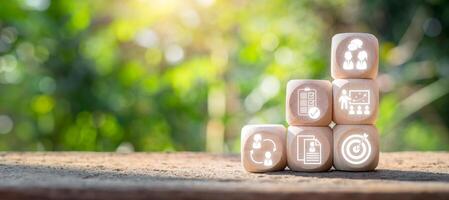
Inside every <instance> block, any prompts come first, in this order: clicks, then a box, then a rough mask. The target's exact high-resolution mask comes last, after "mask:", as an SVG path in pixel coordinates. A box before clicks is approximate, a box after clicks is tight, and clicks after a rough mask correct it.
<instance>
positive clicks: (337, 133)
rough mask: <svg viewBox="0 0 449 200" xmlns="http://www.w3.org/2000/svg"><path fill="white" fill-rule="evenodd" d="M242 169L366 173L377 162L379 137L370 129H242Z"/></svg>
mask: <svg viewBox="0 0 449 200" xmlns="http://www.w3.org/2000/svg"><path fill="white" fill-rule="evenodd" d="M241 143H242V144H241V145H242V146H241V157H242V165H243V167H244V168H245V169H246V170H247V171H249V172H269V171H278V170H284V169H285V167H286V166H287V165H288V167H289V168H290V170H293V171H303V172H320V171H328V170H329V169H330V168H331V167H332V166H334V168H335V169H337V170H344V171H370V170H374V169H375V168H376V167H377V164H378V161H379V136H378V133H377V129H376V127H374V126H371V125H336V126H335V127H334V128H333V129H330V128H329V127H310V126H289V127H288V130H286V128H285V127H284V126H283V125H277V124H273V125H247V126H245V127H243V129H242V138H241Z"/></svg>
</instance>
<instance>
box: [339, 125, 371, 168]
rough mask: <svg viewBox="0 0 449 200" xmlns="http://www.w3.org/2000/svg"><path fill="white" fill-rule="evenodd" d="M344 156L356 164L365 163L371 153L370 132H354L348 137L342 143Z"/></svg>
mask: <svg viewBox="0 0 449 200" xmlns="http://www.w3.org/2000/svg"><path fill="white" fill-rule="evenodd" d="M341 154H342V155H343V158H344V159H345V160H346V161H347V162H349V163H351V164H354V165H359V164H362V163H365V162H366V161H367V160H368V158H369V157H370V155H371V143H370V142H369V140H368V134H366V133H363V134H353V135H350V136H349V137H347V138H346V139H345V140H344V141H343V143H342V145H341Z"/></svg>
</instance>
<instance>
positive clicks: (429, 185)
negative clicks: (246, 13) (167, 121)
mask: <svg viewBox="0 0 449 200" xmlns="http://www.w3.org/2000/svg"><path fill="white" fill-rule="evenodd" d="M150 198H158V199H328V200H330V199H332V200H334V199H361V198H363V199H423V198H425V199H433V200H434V199H448V198H449V153H443V152H441V153H437V152H433V153H431V152H429V153H425V152H402V153H381V155H380V163H379V167H378V168H377V170H376V171H375V172H340V171H330V172H326V173H299V172H292V171H288V170H286V171H281V172H271V173H263V174H256V173H248V172H245V171H244V170H243V169H242V167H241V165H240V158H239V156H238V155H215V154H207V153H132V154H118V153H81V152H79V153H78V152H76V153H75V152H74V153H0V199H2V200H9V199H108V200H109V199H150Z"/></svg>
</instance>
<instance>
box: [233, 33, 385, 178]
mask: <svg viewBox="0 0 449 200" xmlns="http://www.w3.org/2000/svg"><path fill="white" fill-rule="evenodd" d="M378 46H379V45H378V41H377V39H376V37H374V36H373V35H371V34H367V33H342V34H337V35H335V36H334V37H333V38H332V51H331V71H332V77H333V78H334V81H333V82H332V83H331V82H330V81H328V80H291V81H289V82H288V84H287V95H286V96H287V97H286V118H287V123H288V124H289V127H288V128H287V129H286V128H285V127H284V126H283V125H278V124H261V125H246V126H245V127H243V129H242V133H241V136H242V137H241V158H242V165H243V167H244V168H245V169H246V170H247V171H250V172H268V171H276V170H284V169H285V167H286V166H287V165H288V167H289V168H290V169H291V170H293V171H303V172H318V171H328V170H329V169H330V168H331V167H332V166H334V168H335V169H337V170H345V171H370V170H374V169H375V168H376V166H377V164H378V160H379V136H378V133H377V129H376V127H375V126H374V123H375V121H376V118H377V111H378V104H379V90H378V88H377V85H376V83H375V81H374V80H373V79H375V78H376V76H377V71H378V48H379V47H378ZM332 121H333V122H334V123H335V124H336V125H335V126H332V129H331V128H330V127H331V126H330V124H332Z"/></svg>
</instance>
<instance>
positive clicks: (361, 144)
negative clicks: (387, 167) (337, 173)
mask: <svg viewBox="0 0 449 200" xmlns="http://www.w3.org/2000/svg"><path fill="white" fill-rule="evenodd" d="M333 131H334V167H335V169H337V170H343V171H371V170H374V169H375V168H376V167H377V164H378V162H379V135H378V133H377V129H376V127H375V126H372V125H337V126H335V127H334V129H333Z"/></svg>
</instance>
